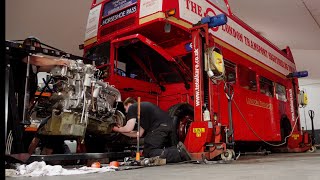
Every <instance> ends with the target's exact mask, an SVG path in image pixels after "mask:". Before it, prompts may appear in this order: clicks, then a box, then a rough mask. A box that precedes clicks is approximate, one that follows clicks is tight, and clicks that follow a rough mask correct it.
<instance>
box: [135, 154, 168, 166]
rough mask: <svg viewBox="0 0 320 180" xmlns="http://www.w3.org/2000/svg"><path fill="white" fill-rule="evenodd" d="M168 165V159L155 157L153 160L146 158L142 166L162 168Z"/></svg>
mask: <svg viewBox="0 0 320 180" xmlns="http://www.w3.org/2000/svg"><path fill="white" fill-rule="evenodd" d="M166 163H167V161H166V159H164V158H160V156H155V157H151V158H144V159H143V160H142V161H141V166H161V165H165V164H166Z"/></svg>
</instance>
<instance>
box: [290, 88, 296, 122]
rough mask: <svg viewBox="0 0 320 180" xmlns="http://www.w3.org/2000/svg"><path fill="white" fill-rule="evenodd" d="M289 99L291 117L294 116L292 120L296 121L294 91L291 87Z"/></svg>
mask: <svg viewBox="0 0 320 180" xmlns="http://www.w3.org/2000/svg"><path fill="white" fill-rule="evenodd" d="M289 99H290V112H291V117H292V121H295V120H296V119H295V117H294V106H293V93H292V89H289Z"/></svg>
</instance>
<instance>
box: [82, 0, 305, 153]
mask: <svg viewBox="0 0 320 180" xmlns="http://www.w3.org/2000/svg"><path fill="white" fill-rule="evenodd" d="M217 2H220V4H217ZM221 2H223V3H221ZM173 12H174V13H173ZM171 13H172V14H171ZM221 13H225V14H226V15H227V17H228V23H227V24H226V25H223V26H220V27H216V28H211V29H209V39H208V42H209V45H210V46H215V47H216V48H218V49H219V50H220V51H221V53H222V55H223V58H224V60H225V61H227V63H226V62H225V64H226V75H227V76H228V75H230V74H232V73H233V75H235V79H233V80H232V78H231V77H232V76H231V75H230V79H231V80H226V79H225V81H222V80H218V81H217V83H213V82H212V81H211V80H209V79H208V78H204V76H206V73H205V72H204V71H203V70H202V69H200V70H199V69H197V68H199V67H200V68H203V64H201V63H203V62H202V59H203V48H202V47H201V46H200V47H196V45H195V44H197V43H198V44H201V42H199V41H202V37H201V36H198V37H196V34H199V33H200V32H195V35H193V32H194V31H197V30H194V31H191V30H190V29H191V28H192V27H193V24H196V23H198V22H199V21H200V19H201V18H202V17H205V16H213V15H218V14H221ZM165 26H166V28H167V31H169V32H165V30H164V27H165ZM190 43H192V45H191V44H190ZM98 46H101V47H103V46H105V48H102V49H99V50H100V51H101V50H102V51H104V52H105V56H106V57H104V62H99V63H98V65H99V67H100V68H105V69H106V74H107V75H106V77H105V81H108V82H109V83H110V84H112V85H114V86H115V87H116V88H118V89H119V90H120V92H121V95H122V98H123V99H124V98H126V97H128V96H133V97H141V100H142V101H150V102H153V103H155V104H157V105H158V106H159V107H161V108H162V109H164V110H168V109H169V108H170V107H172V106H174V105H176V104H179V103H188V104H190V106H192V107H193V111H194V116H193V117H192V118H191V119H192V120H193V123H190V124H188V126H186V124H184V127H185V128H187V127H188V129H187V134H185V137H184V138H183V139H184V143H185V144H186V146H187V148H188V150H189V151H190V152H191V153H195V154H196V153H203V152H206V151H210V149H211V148H212V147H211V146H209V145H210V144H214V145H218V144H219V145H221V146H223V148H224V149H225V146H226V144H225V143H226V137H225V136H226V130H228V129H229V128H230V127H229V124H230V122H229V119H230V117H228V113H229V109H228V98H227V96H226V89H225V87H226V84H228V83H229V84H230V85H231V86H232V87H233V91H234V93H233V97H232V99H233V101H232V105H231V109H232V113H231V114H232V124H233V139H234V142H235V143H236V145H237V144H242V143H260V142H267V143H272V144H280V143H281V142H282V141H283V140H284V136H285V135H289V134H290V132H291V131H288V130H287V129H286V128H288V125H287V126H286V127H284V126H285V125H284V124H285V122H282V121H287V123H289V124H290V125H289V127H291V128H294V130H293V133H292V135H291V136H290V137H289V138H288V139H287V141H288V143H286V144H284V146H285V148H286V149H287V151H290V152H300V151H306V150H307V149H308V148H309V146H308V143H309V142H305V141H306V140H305V139H308V138H305V136H307V135H306V134H304V132H302V131H301V127H300V119H299V115H298V100H297V93H298V91H299V89H298V81H297V79H294V78H290V79H289V78H287V77H286V76H287V75H288V74H289V73H291V72H294V71H295V70H296V66H295V63H294V60H293V57H292V54H291V51H290V48H289V47H287V48H286V49H285V50H280V49H279V48H277V47H276V46H275V45H273V44H272V43H270V42H269V41H268V40H266V39H265V38H264V37H262V36H260V35H259V34H258V33H257V32H256V31H254V30H253V29H252V28H251V27H249V26H248V25H247V24H245V23H244V22H242V21H241V20H239V19H238V18H237V17H236V16H234V15H233V14H232V12H231V9H230V7H229V4H228V2H227V0H225V1H223V0H220V1H214V0H211V1H209V0H201V1H192V0H105V1H99V2H98V1H96V0H94V2H93V4H92V8H91V11H90V14H89V18H88V24H87V30H86V37H85V43H84V52H85V56H86V57H90V56H91V55H92V54H95V53H94V51H95V50H96V49H98V48H97V47H98ZM195 49H199V52H197V53H198V54H196V56H197V57H195V52H194V50H195ZM97 54H98V55H99V53H97ZM100 54H101V53H100ZM90 58H91V57H90ZM195 58H198V60H199V61H200V62H196V63H200V64H196V63H195V62H194V60H195ZM97 62H98V61H97ZM131 63H134V64H135V65H130V64H131ZM135 66H137V67H138V66H139V68H136V69H135V68H133V67H135ZM131 67H132V68H131ZM119 69H121V70H119ZM130 69H132V70H137V69H140V72H134V73H131V74H130V75H129V74H128V71H129V70H130ZM120 71H122V72H120ZM142 72H143V73H142ZM139 73H142V74H143V75H141V76H142V77H144V76H146V78H140V79H139V78H135V77H139V76H140V74H139ZM137 74H138V75H137ZM131 75H133V76H134V77H130V76H131ZM204 86H205V87H204ZM250 86H252V87H250ZM251 88H252V89H251ZM267 90H270V91H271V92H269V94H268V95H267V93H266V91H267ZM204 103H206V105H207V107H208V110H209V112H210V121H204V119H203V111H204V108H203V105H204ZM285 131H286V132H285ZM215 155H217V154H215ZM215 155H212V156H211V157H213V156H215Z"/></svg>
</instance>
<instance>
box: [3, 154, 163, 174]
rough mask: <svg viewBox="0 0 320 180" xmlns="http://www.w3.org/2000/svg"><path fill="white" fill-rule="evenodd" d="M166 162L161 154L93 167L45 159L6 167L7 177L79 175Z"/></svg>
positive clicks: (96, 164)
mask: <svg viewBox="0 0 320 180" xmlns="http://www.w3.org/2000/svg"><path fill="white" fill-rule="evenodd" d="M165 164H166V159H162V158H160V157H159V156H156V157H153V158H144V159H143V160H141V161H132V160H129V159H127V161H125V162H120V163H119V162H118V161H112V162H110V164H107V165H101V164H100V163H99V162H94V163H92V165H91V167H87V166H83V167H80V168H72V169H71V168H68V169H66V168H63V167H62V166H61V165H54V166H52V165H47V164H46V163H45V162H44V161H41V162H38V161H35V162H33V163H31V164H28V165H25V164H18V163H17V164H14V165H13V168H11V169H6V177H26V176H29V177H36V176H57V175H77V174H89V173H103V172H108V171H118V170H129V169H137V168H142V167H147V166H161V165H165Z"/></svg>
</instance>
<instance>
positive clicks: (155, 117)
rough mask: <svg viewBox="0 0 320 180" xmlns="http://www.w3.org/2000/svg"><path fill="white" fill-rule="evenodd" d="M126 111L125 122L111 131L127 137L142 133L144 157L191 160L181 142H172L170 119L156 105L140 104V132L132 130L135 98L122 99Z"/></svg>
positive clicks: (134, 117) (135, 117) (136, 108)
mask: <svg viewBox="0 0 320 180" xmlns="http://www.w3.org/2000/svg"><path fill="white" fill-rule="evenodd" d="M124 107H125V110H126V112H127V119H128V121H127V124H126V125H125V126H123V127H116V126H115V127H114V128H113V131H115V132H120V133H122V134H124V135H126V136H129V137H137V136H138V135H139V136H140V137H142V136H143V135H144V149H143V153H144V157H146V158H149V157H156V156H160V158H164V159H166V162H167V163H175V162H181V161H188V160H191V156H190V155H189V153H188V151H187V150H186V149H185V147H184V145H183V143H182V142H179V143H178V145H177V144H174V143H173V142H174V141H173V139H172V133H174V132H173V129H172V119H171V118H170V116H169V115H168V114H167V113H166V112H164V111H163V110H161V109H160V108H159V107H158V106H156V105H154V104H152V103H150V102H141V104H140V111H141V112H140V134H138V133H137V131H133V129H134V126H135V123H136V119H137V110H138V104H137V103H136V101H135V99H133V98H131V97H129V98H127V99H126V100H125V101H124Z"/></svg>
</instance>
